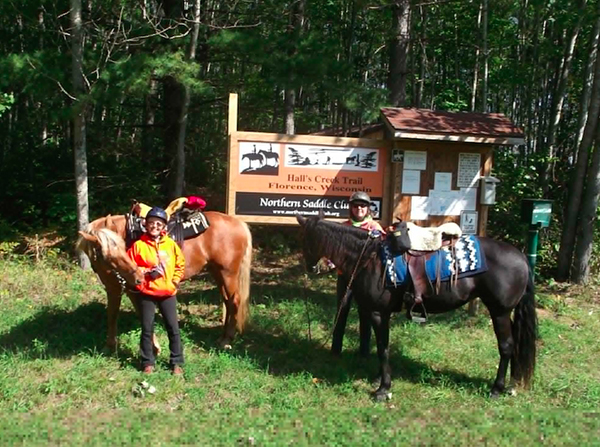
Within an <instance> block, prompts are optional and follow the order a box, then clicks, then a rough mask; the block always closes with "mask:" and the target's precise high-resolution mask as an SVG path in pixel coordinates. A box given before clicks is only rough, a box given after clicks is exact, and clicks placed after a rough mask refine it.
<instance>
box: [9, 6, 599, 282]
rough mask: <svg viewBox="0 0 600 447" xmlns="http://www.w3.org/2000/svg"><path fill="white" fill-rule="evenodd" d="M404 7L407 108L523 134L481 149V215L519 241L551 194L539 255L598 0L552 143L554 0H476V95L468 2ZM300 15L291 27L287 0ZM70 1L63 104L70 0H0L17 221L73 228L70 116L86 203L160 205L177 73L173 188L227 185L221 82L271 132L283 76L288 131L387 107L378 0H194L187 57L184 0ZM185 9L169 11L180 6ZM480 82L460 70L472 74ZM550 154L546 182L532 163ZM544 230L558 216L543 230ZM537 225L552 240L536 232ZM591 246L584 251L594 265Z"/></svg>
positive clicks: (277, 119)
mask: <svg viewBox="0 0 600 447" xmlns="http://www.w3.org/2000/svg"><path fill="white" fill-rule="evenodd" d="M408 3H410V5H411V23H410V29H409V33H410V43H411V44H410V50H409V54H408V66H407V71H408V73H407V89H406V93H407V104H406V105H407V106H418V107H425V108H433V109H442V110H452V111H468V110H471V109H474V110H478V111H482V110H489V111H490V112H501V113H504V114H506V115H507V116H509V117H510V118H511V119H512V120H513V121H514V122H515V123H516V124H517V125H518V126H520V127H522V128H523V129H524V131H525V134H526V137H527V138H526V140H527V143H526V145H525V146H524V147H522V148H518V151H517V152H511V153H510V154H507V153H506V152H505V151H502V150H498V151H497V152H496V165H495V170H496V175H497V176H498V177H499V178H501V179H502V183H501V185H500V191H499V196H500V198H499V199H500V200H499V205H498V206H497V207H496V208H495V209H494V210H492V212H491V216H490V225H489V227H490V230H491V232H492V234H496V235H499V236H502V237H506V238H507V239H509V240H511V241H513V242H517V241H521V240H522V225H521V224H520V223H519V222H518V214H519V207H520V203H519V202H520V199H521V198H522V197H525V196H529V195H533V196H535V197H541V195H542V194H544V195H545V197H548V198H552V199H554V200H555V204H554V210H555V213H556V214H555V216H554V217H555V219H553V226H556V228H553V229H551V230H550V231H548V232H546V235H547V237H544V238H543V240H542V246H541V247H540V261H541V268H542V270H543V271H546V272H550V271H551V270H552V268H553V267H552V263H553V257H554V256H555V253H556V248H555V246H554V245H555V241H556V240H557V239H556V237H557V235H558V234H559V231H560V225H561V224H562V216H561V213H562V207H563V205H564V201H565V197H566V195H567V193H566V191H567V183H568V179H569V178H570V176H571V175H572V162H573V160H574V157H575V155H576V150H577V147H576V141H577V140H576V136H577V134H578V130H579V129H578V121H579V115H580V101H581V98H582V92H583V88H584V78H585V77H584V73H585V67H586V64H587V63H588V57H589V48H590V47H589V44H590V41H591V39H592V35H593V33H592V31H593V26H594V21H595V20H596V9H595V8H597V5H596V2H587V7H586V9H585V10H584V14H583V18H582V27H581V33H580V36H579V38H578V40H577V42H576V46H575V51H574V56H573V63H572V70H571V72H570V74H569V78H568V80H567V88H566V91H565V94H564V104H563V108H562V116H561V119H560V122H559V125H558V129H557V132H556V135H557V138H556V153H554V154H550V152H549V147H548V144H549V134H548V132H549V121H550V120H551V119H552V117H551V116H550V114H551V112H552V110H553V107H552V106H553V104H555V103H556V102H557V101H558V98H557V88H556V87H557V82H558V74H559V73H558V70H557V67H560V66H561V64H562V57H563V54H564V48H565V44H566V38H567V36H568V35H569V33H570V31H571V30H572V29H573V28H574V26H575V24H576V23H577V20H578V19H579V17H580V16H579V14H580V13H579V11H578V10H577V4H578V3H579V2H569V1H566V0H560V1H553V0H539V1H535V2H531V1H524V0H498V1H494V2H488V4H489V14H488V18H489V20H488V35H487V41H488V55H487V56H489V57H488V71H489V77H488V88H487V91H488V96H487V100H486V104H483V97H482V93H483V92H482V76H483V63H484V56H486V55H484V54H483V53H482V52H483V45H482V44H483V34H482V33H483V30H482V28H481V25H480V24H479V4H480V2H455V1H448V2H446V1H444V2H425V3H423V2H421V3H418V2H408ZM300 4H302V5H304V10H303V12H302V14H301V15H302V17H301V20H300V23H301V26H298V27H296V28H294V26H293V23H296V22H295V20H296V19H297V18H298V14H299V13H298V10H297V7H298V5H300ZM143 5H145V6H144V8H145V9H142V4H140V3H139V2H133V1H131V0H119V1H116V0H102V1H99V2H87V3H84V5H83V8H84V9H83V19H84V20H83V21H84V33H85V45H84V49H83V51H84V58H83V65H84V73H83V74H84V76H85V81H86V82H85V85H86V92H85V94H84V95H83V97H82V98H81V99H80V100H79V101H77V102H76V103H74V102H73V99H72V86H71V47H70V41H69V27H70V24H69V17H68V11H69V8H70V5H69V2H67V1H66V0H44V1H42V2H33V1H31V0H20V1H18V2H2V3H0V17H1V18H0V22H1V23H2V26H0V42H1V43H0V72H1V73H2V75H3V76H2V77H1V78H0V176H1V177H2V179H3V188H0V210H1V211H0V213H1V216H2V219H1V220H2V221H4V222H7V223H9V225H10V226H14V227H15V228H16V229H17V230H19V231H22V232H26V233H27V232H31V231H35V230H39V229H40V228H45V227H47V226H48V225H50V224H51V223H55V222H56V223H60V225H62V227H63V228H64V233H73V232H74V231H75V220H76V216H75V210H74V206H73V204H74V200H73V191H74V189H75V185H74V177H73V162H72V157H73V155H72V148H71V140H72V132H71V127H70V121H69V120H70V119H71V117H72V115H73V112H74V111H75V109H76V108H77V109H83V110H84V111H85V116H86V118H87V126H86V129H87V155H88V171H89V195H90V215H91V217H92V218H94V217H96V216H99V215H102V214H106V213H108V212H112V213H117V212H124V211H126V210H127V209H128V208H129V205H130V203H131V200H132V199H138V200H144V201H146V202H151V203H156V204H164V202H166V201H167V199H166V195H167V185H168V181H169V178H170V176H171V173H172V171H173V169H174V165H173V161H174V154H173V153H171V149H170V148H171V147H172V145H171V144H170V143H171V142H172V141H173V135H172V129H173V123H176V122H177V120H178V119H179V116H175V115H176V114H175V112H174V110H176V108H174V106H173V102H177V99H178V94H179V93H181V92H180V91H179V92H178V91H177V90H176V89H173V88H170V86H171V87H172V85H171V84H173V83H175V84H176V85H178V86H182V85H185V86H186V87H187V88H188V89H189V92H190V94H191V103H190V109H189V111H188V124H187V138H186V148H185V149H186V178H185V181H186V187H185V194H194V193H198V191H207V190H208V191H209V192H210V193H211V194H215V195H219V194H223V193H224V189H225V182H226V176H227V162H226V155H227V117H228V113H227V97H228V94H229V93H230V92H237V93H239V100H240V107H239V120H238V126H239V129H241V130H253V131H266V132H283V131H284V129H285V110H284V92H285V91H286V89H290V88H292V89H294V90H295V92H296V105H295V108H294V120H295V128H296V132H297V133H310V132H314V131H320V130H322V129H325V128H330V129H336V130H337V131H338V132H340V133H347V132H349V131H350V130H353V129H357V128H359V127H360V126H364V125H365V124H369V123H372V122H375V121H377V120H378V119H379V110H380V108H381V107H382V106H385V105H387V103H386V101H387V98H388V93H389V92H388V88H387V85H388V75H389V67H390V51H389V42H390V39H391V38H392V36H391V32H392V31H391V29H392V27H391V24H392V20H393V19H392V14H393V11H394V8H392V7H390V3H389V2H382V1H379V0H377V1H375V2H371V3H366V2H364V1H357V2H334V1H330V0H315V1H310V2H295V1H293V2H292V1H289V0H266V1H260V2H219V1H208V2H206V4H203V6H202V14H201V23H200V29H199V37H198V43H197V47H196V57H195V59H194V60H187V57H186V55H187V54H188V46H189V44H190V41H191V35H190V31H191V28H190V20H191V18H192V17H191V14H192V13H191V9H190V8H191V5H192V2H184V3H181V4H180V3H178V2H170V1H169V2H157V1H155V0H149V1H147V2H144V3H143ZM179 7H181V8H183V9H182V10H179V9H178V8H179ZM476 75H478V76H479V79H478V82H477V83H475V84H474V81H475V76H476ZM547 167H550V168H551V172H552V179H551V181H550V187H549V188H548V189H547V190H543V176H542V175H539V174H540V173H542V172H544V171H545V170H546V168H547ZM555 230H556V231H555ZM549 241H553V242H552V243H550V242H549ZM597 262H598V261H597V260H596V257H595V256H594V258H593V260H592V263H596V264H597Z"/></svg>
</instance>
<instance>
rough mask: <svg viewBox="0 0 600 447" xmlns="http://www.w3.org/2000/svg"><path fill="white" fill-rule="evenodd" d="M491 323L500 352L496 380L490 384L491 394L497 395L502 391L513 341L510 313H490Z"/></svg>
mask: <svg viewBox="0 0 600 447" xmlns="http://www.w3.org/2000/svg"><path fill="white" fill-rule="evenodd" d="M492 323H493V324H494V332H495V333H496V338H497V340H498V351H499V352H500V364H499V365H498V373H497V374H496V380H495V381H494V385H492V390H491V395H492V397H497V396H498V395H499V394H501V393H502V392H504V388H505V383H504V382H505V380H506V371H507V369H508V364H509V362H510V358H511V356H512V353H513V349H514V341H513V336H512V327H511V322H510V313H505V314H501V315H492Z"/></svg>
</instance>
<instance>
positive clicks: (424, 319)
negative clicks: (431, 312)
mask: <svg viewBox="0 0 600 447" xmlns="http://www.w3.org/2000/svg"><path fill="white" fill-rule="evenodd" d="M415 306H416V303H413V305H412V306H411V307H410V309H409V310H408V314H409V315H410V319H411V320H412V321H414V322H415V323H420V324H423V323H427V309H425V305H424V304H423V303H421V308H422V309H423V312H421V316H419V317H417V316H415V315H413V309H414V308H415Z"/></svg>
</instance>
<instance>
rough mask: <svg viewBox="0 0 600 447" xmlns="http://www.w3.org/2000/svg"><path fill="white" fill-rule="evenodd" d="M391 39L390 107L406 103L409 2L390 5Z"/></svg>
mask: <svg viewBox="0 0 600 447" xmlns="http://www.w3.org/2000/svg"><path fill="white" fill-rule="evenodd" d="M392 11H393V20H392V32H393V35H392V39H391V43H390V72H389V77H388V90H389V95H390V96H389V100H390V105H391V106H392V107H402V106H403V105H404V104H405V102H406V78H407V75H408V73H407V70H406V66H407V60H408V48H409V43H410V2H409V1H408V0H396V2H395V3H394V4H393V5H392Z"/></svg>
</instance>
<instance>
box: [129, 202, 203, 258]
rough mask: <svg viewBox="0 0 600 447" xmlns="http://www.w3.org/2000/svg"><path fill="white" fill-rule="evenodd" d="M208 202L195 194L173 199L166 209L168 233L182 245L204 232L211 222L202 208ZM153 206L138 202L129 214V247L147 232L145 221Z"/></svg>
mask: <svg viewBox="0 0 600 447" xmlns="http://www.w3.org/2000/svg"><path fill="white" fill-rule="evenodd" d="M205 206H206V202H205V201H204V200H203V199H202V198H200V197H195V196H190V197H179V198H178V199H175V200H173V201H172V202H171V203H170V204H169V205H168V206H167V208H166V209H165V211H166V213H167V215H168V216H169V222H168V224H167V234H168V235H169V236H170V237H171V238H172V239H173V240H175V242H177V243H178V244H179V245H180V246H181V245H183V241H184V240H187V239H191V238H194V237H196V236H198V235H200V234H202V233H204V232H205V231H206V230H207V229H208V227H209V226H210V223H209V221H208V219H207V217H206V216H205V215H204V213H203V212H202V210H203V209H204V207H205ZM151 209H152V207H150V206H148V205H146V204H145V203H141V202H136V203H134V204H133V206H132V207H131V212H130V213H129V214H127V216H126V218H127V229H126V238H125V242H126V245H127V248H129V247H130V246H131V245H132V244H133V243H134V242H135V241H137V240H138V239H139V238H140V237H141V236H142V234H143V233H144V232H145V227H144V222H145V218H146V215H147V214H148V211H150V210H151Z"/></svg>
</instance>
